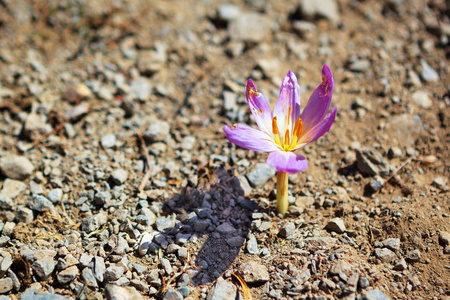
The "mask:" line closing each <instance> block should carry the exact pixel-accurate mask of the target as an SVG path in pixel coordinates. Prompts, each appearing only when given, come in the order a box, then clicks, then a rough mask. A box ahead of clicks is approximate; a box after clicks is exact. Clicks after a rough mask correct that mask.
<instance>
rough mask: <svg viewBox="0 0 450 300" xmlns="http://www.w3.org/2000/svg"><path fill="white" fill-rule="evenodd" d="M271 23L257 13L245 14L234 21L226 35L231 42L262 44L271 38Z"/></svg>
mask: <svg viewBox="0 0 450 300" xmlns="http://www.w3.org/2000/svg"><path fill="white" fill-rule="evenodd" d="M271 27H272V21H271V20H270V19H269V18H268V17H266V16H264V15H262V14H259V13H255V12H246V13H243V14H241V15H240V16H239V17H237V18H236V19H234V20H233V21H232V22H231V23H230V25H229V27H228V33H229V34H230V37H231V39H232V40H237V41H246V42H255V43H258V42H262V41H264V40H266V39H268V38H269V37H270V36H271Z"/></svg>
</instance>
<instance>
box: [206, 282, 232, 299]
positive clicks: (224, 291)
mask: <svg viewBox="0 0 450 300" xmlns="http://www.w3.org/2000/svg"><path fill="white" fill-rule="evenodd" d="M235 297H236V286H235V285H234V284H233V283H231V282H228V281H225V279H223V278H222V277H219V278H217V281H216V284H215V285H214V286H213V288H211V289H210V290H209V292H208V295H207V297H206V300H229V299H234V298H235Z"/></svg>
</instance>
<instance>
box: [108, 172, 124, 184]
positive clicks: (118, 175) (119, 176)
mask: <svg viewBox="0 0 450 300" xmlns="http://www.w3.org/2000/svg"><path fill="white" fill-rule="evenodd" d="M111 178H112V180H113V181H114V183H115V184H117V185H122V184H123V183H125V181H126V180H127V179H128V171H126V170H124V169H117V170H115V171H113V172H112V174H111Z"/></svg>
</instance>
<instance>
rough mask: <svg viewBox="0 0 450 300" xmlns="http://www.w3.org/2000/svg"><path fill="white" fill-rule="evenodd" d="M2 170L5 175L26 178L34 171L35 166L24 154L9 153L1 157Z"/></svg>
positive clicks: (19, 178)
mask: <svg viewBox="0 0 450 300" xmlns="http://www.w3.org/2000/svg"><path fill="white" fill-rule="evenodd" d="M0 170H1V172H2V174H3V175H4V176H5V177H8V178H11V179H16V180H25V179H27V178H28V177H30V175H31V174H32V173H33V171H34V166H33V164H32V163H31V162H30V161H29V160H28V158H26V157H24V156H18V155H9V156H3V157H2V158H0Z"/></svg>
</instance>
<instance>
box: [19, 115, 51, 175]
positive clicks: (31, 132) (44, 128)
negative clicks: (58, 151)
mask: <svg viewBox="0 0 450 300" xmlns="http://www.w3.org/2000/svg"><path fill="white" fill-rule="evenodd" d="M51 131H52V127H51V126H50V124H47V117H46V116H45V115H40V114H36V113H30V114H29V115H28V117H27V118H26V120H25V124H24V126H23V134H24V135H25V136H26V137H27V138H29V139H30V140H36V139H38V138H40V137H41V136H43V135H46V134H48V133H50V132H51ZM15 179H19V178H15Z"/></svg>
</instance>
